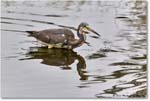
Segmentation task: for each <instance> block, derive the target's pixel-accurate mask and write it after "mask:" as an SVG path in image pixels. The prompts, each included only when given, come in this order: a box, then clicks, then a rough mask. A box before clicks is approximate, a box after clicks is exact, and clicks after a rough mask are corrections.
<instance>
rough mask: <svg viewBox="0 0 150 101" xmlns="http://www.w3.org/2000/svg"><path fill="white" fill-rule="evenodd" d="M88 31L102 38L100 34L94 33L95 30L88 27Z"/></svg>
mask: <svg viewBox="0 0 150 101" xmlns="http://www.w3.org/2000/svg"><path fill="white" fill-rule="evenodd" d="M86 28H87V30H89V31H91V32H93V33H94V34H96V35H97V36H99V37H100V36H101V35H100V34H99V33H97V32H96V31H94V30H93V29H91V28H90V27H89V26H86Z"/></svg>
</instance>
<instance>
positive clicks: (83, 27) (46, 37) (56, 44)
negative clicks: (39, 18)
mask: <svg viewBox="0 0 150 101" xmlns="http://www.w3.org/2000/svg"><path fill="white" fill-rule="evenodd" d="M88 30H90V31H92V32H94V33H96V32H95V31H93V30H92V29H90V28H89V26H88V24H87V23H81V24H80V25H79V27H78V29H77V35H78V37H79V39H75V36H74V34H73V32H72V31H71V30H69V29H47V30H42V31H26V32H28V33H29V34H30V35H29V36H32V37H35V38H36V39H38V40H40V41H42V42H43V43H44V44H45V45H47V46H48V48H67V49H73V48H76V47H79V46H81V45H82V44H83V43H85V36H86V34H87V33H88V32H87V31H88ZM96 34H97V35H99V34H98V33H96Z"/></svg>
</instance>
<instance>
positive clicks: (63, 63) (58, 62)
mask: <svg viewBox="0 0 150 101" xmlns="http://www.w3.org/2000/svg"><path fill="white" fill-rule="evenodd" d="M25 55H26V58H23V59H19V60H21V61H22V60H31V59H42V61H41V64H45V65H49V66H57V67H60V68H61V69H62V70H71V67H70V65H71V64H73V63H74V62H75V60H78V63H77V71H78V75H79V76H80V80H87V79H88V76H87V75H85V72H86V71H85V69H86V62H85V60H84V58H83V57H82V56H81V55H78V54H77V53H76V52H74V51H73V50H68V49H48V48H46V47H31V48H30V50H29V51H28V52H27V53H26V54H25Z"/></svg>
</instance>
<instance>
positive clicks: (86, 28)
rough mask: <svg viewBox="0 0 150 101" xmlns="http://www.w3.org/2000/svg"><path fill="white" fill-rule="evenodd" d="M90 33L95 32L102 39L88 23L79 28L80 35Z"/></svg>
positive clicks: (83, 23)
mask: <svg viewBox="0 0 150 101" xmlns="http://www.w3.org/2000/svg"><path fill="white" fill-rule="evenodd" d="M89 32H93V33H94V34H96V35H97V36H99V37H100V34H98V33H97V32H96V31H94V30H93V29H91V28H90V27H89V24H88V23H86V22H82V23H81V24H80V25H79V27H78V34H83V35H85V34H89Z"/></svg>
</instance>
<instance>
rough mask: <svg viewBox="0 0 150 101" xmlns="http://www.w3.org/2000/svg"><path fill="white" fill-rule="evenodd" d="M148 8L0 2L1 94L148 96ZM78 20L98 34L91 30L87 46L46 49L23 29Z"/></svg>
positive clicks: (115, 4)
mask: <svg viewBox="0 0 150 101" xmlns="http://www.w3.org/2000/svg"><path fill="white" fill-rule="evenodd" d="M146 7H147V2H145V1H122V0H120V1H119V0H118V1H65V2H62V1H57V2H56V1H34V2H33V1H24V2H21V1H2V16H1V19H2V20H1V24H2V27H1V40H2V45H1V48H2V53H1V56H2V57H1V59H2V97H3V98H104V97H105V98H130V97H131V98H133V97H146V96H147V95H146V94H147V84H146V82H147V74H146V73H147V67H146V59H147V54H146V53H147V51H146V49H147V27H146V25H147V23H146V22H147V20H146V19H147V18H146V10H147V8H146ZM81 22H88V23H89V25H90V26H91V27H92V28H93V29H95V30H96V31H97V32H99V33H100V34H101V38H97V37H96V36H94V35H93V34H92V33H91V34H90V35H87V42H89V43H90V46H88V45H86V44H84V45H83V46H81V47H79V48H76V49H74V50H64V49H47V48H45V47H43V46H41V45H40V44H39V43H38V42H37V40H36V39H34V38H32V37H28V34H27V33H25V32H24V31H26V30H43V29H49V28H61V27H62V26H58V24H59V25H63V26H69V27H71V28H72V27H75V28H77V26H78V25H79V24H80V23H81ZM72 31H73V32H74V33H76V31H75V30H74V29H72Z"/></svg>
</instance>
